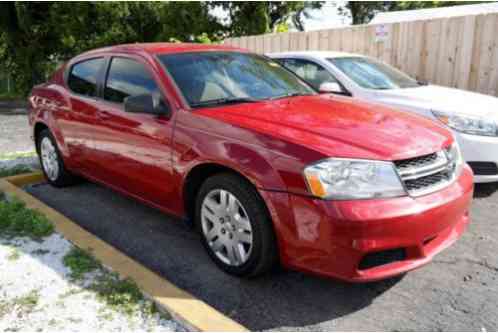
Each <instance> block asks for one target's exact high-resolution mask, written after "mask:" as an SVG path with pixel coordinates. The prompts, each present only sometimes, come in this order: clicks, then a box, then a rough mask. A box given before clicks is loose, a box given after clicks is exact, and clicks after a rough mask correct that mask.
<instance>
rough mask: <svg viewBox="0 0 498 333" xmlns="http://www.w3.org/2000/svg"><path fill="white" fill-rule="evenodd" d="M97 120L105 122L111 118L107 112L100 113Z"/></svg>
mask: <svg viewBox="0 0 498 333" xmlns="http://www.w3.org/2000/svg"><path fill="white" fill-rule="evenodd" d="M99 118H100V119H102V120H107V119H110V118H111V114H110V113H109V112H107V111H100V112H99Z"/></svg>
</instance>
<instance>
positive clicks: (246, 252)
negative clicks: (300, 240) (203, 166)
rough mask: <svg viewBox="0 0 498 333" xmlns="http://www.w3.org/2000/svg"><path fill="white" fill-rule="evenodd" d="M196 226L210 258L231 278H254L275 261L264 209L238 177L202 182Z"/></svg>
mask: <svg viewBox="0 0 498 333" xmlns="http://www.w3.org/2000/svg"><path fill="white" fill-rule="evenodd" d="M196 223H197V229H198V230H199V233H200V235H201V239H202V242H203V244H204V246H205V248H206V250H207V252H208V253H209V255H210V257H211V258H212V259H213V261H214V262H215V263H216V264H217V265H218V266H219V267H221V268H222V269H223V270H225V271H226V272H228V273H230V274H234V275H238V276H256V275H259V274H262V273H264V272H266V271H268V270H269V269H270V268H272V266H273V265H274V264H275V262H276V261H277V257H278V252H277V247H276V241H275V235H274V232H273V227H272V221H271V219H270V217H269V214H268V212H267V209H266V206H265V204H264V202H263V200H262V199H261V197H260V196H259V195H258V193H257V192H256V190H255V189H254V187H253V186H252V185H251V184H250V183H248V182H247V181H246V180H245V179H243V178H241V177H238V176H236V175H233V174H229V173H224V174H219V175H215V176H213V177H211V178H209V179H208V180H206V181H205V182H204V184H203V185H202V186H201V190H200V191H199V194H198V197H197V202H196Z"/></svg>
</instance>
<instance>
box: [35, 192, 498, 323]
mask: <svg viewBox="0 0 498 333" xmlns="http://www.w3.org/2000/svg"><path fill="white" fill-rule="evenodd" d="M27 190H28V192H30V193H31V194H33V195H34V196H36V197H37V198H39V199H40V200H42V201H44V202H45V203H47V204H48V205H49V206H51V207H53V208H55V209H57V210H59V211H60V212H62V213H63V214H64V215H66V216H68V217H69V218H71V219H73V220H74V221H76V222H77V223H79V224H80V225H81V226H83V227H84V228H85V229H87V230H89V231H90V232H92V233H94V234H96V235H97V236H98V237H100V238H101V239H103V240H105V241H106V242H108V243H110V244H112V245H113V246H115V247H116V248H118V249H119V250H121V251H122V252H124V253H126V254H127V255H129V256H131V257H133V258H134V259H136V260H138V261H139V262H141V263H142V264H144V265H145V266H147V267H149V268H150V269H152V270H154V271H156V272H158V273H159V274H160V275H162V276H164V277H165V278H167V279H168V280H169V281H171V282H173V283H174V284H176V285H177V286H178V287H180V288H182V289H185V290H186V291H188V292H190V293H192V294H193V295H195V296H197V297H198V298H200V299H202V300H204V301H205V302H207V303H208V304H210V305H212V306H213V307H215V308H216V309H218V310H220V311H221V312H223V313H224V314H226V315H227V316H229V317H231V318H233V319H234V320H236V321H238V322H239V323H241V324H243V325H245V326H246V327H248V328H249V329H252V330H298V331H301V330H303V331H309V330H316V331H328V330H342V331H349V330H360V331H361V330H370V331H372V330H387V331H398V330H407V331H411V330H423V331H425V330H430V331H439V330H453V331H455V330H462V331H467V330H483V329H485V330H497V329H498V316H497V315H496V314H497V313H498V256H497V255H496V253H498V236H497V235H498V222H497V219H496V211H497V209H498V186H497V185H493V184H491V185H485V186H479V187H478V189H477V191H476V199H475V201H474V204H473V207H472V218H473V223H472V224H471V225H470V228H469V230H468V231H467V232H466V233H465V234H464V236H463V238H462V239H461V240H460V241H459V242H457V243H456V244H455V245H454V246H453V247H451V248H449V249H447V250H446V251H445V252H443V253H442V254H440V255H439V256H438V257H437V258H436V260H435V261H434V262H433V263H431V264H429V265H427V266H425V267H423V268H421V269H419V270H416V271H414V272H410V273H408V274H406V275H405V276H403V277H401V278H396V279H391V280H387V281H382V282H377V283H370V284H347V283H342V282H338V281H333V280H328V279H321V278H318V277H314V276H311V275H306V274H302V273H297V272H290V271H286V270H282V269H279V270H276V271H275V272H273V273H272V274H269V275H267V276H264V277H261V278H257V279H252V280H244V279H238V278H235V277H232V276H229V275H227V274H225V273H223V272H221V271H220V270H219V269H218V268H217V267H216V266H215V265H214V264H213V263H212V262H211V261H210V259H209V258H208V256H207V254H206V253H205V252H204V249H203V248H202V246H201V244H200V241H199V239H198V237H197V235H196V234H195V232H194V231H193V230H191V228H189V227H188V226H186V225H184V224H183V223H182V222H180V221H178V220H176V219H173V218H171V217H168V216H166V215H164V214H162V213H160V212H158V211H156V210H154V209H152V208H149V207H146V206H144V205H142V204H140V203H138V202H136V201H134V200H132V199H129V198H127V197H124V196H122V195H120V194H117V193H116V192H113V191H111V190H109V189H106V188H104V187H101V186H99V185H95V184H91V183H82V184H80V185H77V186H74V187H70V188H65V189H54V188H52V187H50V186H48V185H46V184H39V185H34V186H30V187H28V188H27Z"/></svg>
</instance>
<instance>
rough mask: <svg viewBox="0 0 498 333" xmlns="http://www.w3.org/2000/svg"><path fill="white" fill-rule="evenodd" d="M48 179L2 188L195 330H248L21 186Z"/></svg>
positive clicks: (17, 180)
mask: <svg viewBox="0 0 498 333" xmlns="http://www.w3.org/2000/svg"><path fill="white" fill-rule="evenodd" d="M44 180H45V178H44V177H43V174H42V173H41V172H35V173H29V174H24V175H19V176H12V177H7V178H3V179H0V191H2V192H4V193H5V194H7V195H11V196H15V197H16V198H17V199H19V200H21V201H22V202H24V203H25V204H26V207H28V208H32V209H36V210H38V211H39V212H41V213H43V214H44V215H45V216H47V218H48V219H49V220H50V221H51V222H52V223H53V224H54V226H55V229H56V230H57V232H59V233H61V234H62V235H63V236H64V237H65V238H66V239H68V240H69V241H71V242H72V243H74V244H75V245H76V246H78V247H80V248H82V249H86V250H88V251H89V252H90V253H92V255H93V256H94V257H95V258H96V259H98V260H99V261H100V262H101V263H102V264H103V265H105V266H107V267H109V268H111V269H112V270H113V271H115V272H117V273H118V274H119V275H120V276H121V277H123V278H131V279H132V280H134V281H135V282H136V283H137V285H138V286H139V288H140V289H141V290H142V292H143V293H144V294H146V295H147V296H148V297H150V298H151V299H152V300H153V301H154V302H155V303H156V305H157V306H158V308H159V309H160V310H162V311H165V312H167V313H169V314H171V315H172V316H173V318H174V319H175V320H177V321H179V322H180V323H182V324H183V325H184V326H185V327H187V328H188V329H190V330H193V331H232V332H233V331H248V329H247V328H245V327H244V326H242V325H240V324H238V323H237V322H235V321H233V320H232V319H230V318H228V317H226V316H225V315H223V314H222V313H220V312H219V311H217V310H215V309H214V308H213V307H211V306H209V305H208V304H206V303H204V302H203V301H201V300H199V299H197V298H195V297H194V296H192V295H191V294H189V293H187V292H186V291H184V290H182V289H180V288H178V287H176V286H175V285H173V284H172V283H171V282H169V281H168V280H166V279H164V278H162V277H160V276H159V275H157V274H156V273H154V272H152V271H151V270H149V269H147V268H146V267H144V266H143V265H141V264H140V263H138V262H136V261H135V260H133V259H131V258H130V257H128V256H126V255H125V254H123V253H122V252H120V251H119V250H117V249H115V248H114V247H112V246H110V245H109V244H107V243H106V242H104V241H102V240H100V239H99V238H97V237H96V236H94V235H93V234H91V233H89V232H88V231H86V230H84V229H83V228H81V227H80V226H79V225H78V224H77V223H75V222H73V221H71V220H70V219H68V218H67V217H65V216H64V215H62V214H60V213H59V212H57V211H56V210H54V209H52V208H50V207H49V206H47V205H45V204H44V203H43V202H41V201H39V200H38V199H36V198H35V197H33V196H32V195H30V194H29V193H27V192H25V191H24V190H23V189H22V188H21V187H22V186H25V185H29V184H33V183H38V182H42V181H44Z"/></svg>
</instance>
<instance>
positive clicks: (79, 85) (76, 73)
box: [67, 58, 104, 96]
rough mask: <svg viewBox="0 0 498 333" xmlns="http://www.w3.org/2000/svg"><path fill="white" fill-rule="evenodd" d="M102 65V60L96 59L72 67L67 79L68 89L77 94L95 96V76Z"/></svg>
mask: <svg viewBox="0 0 498 333" xmlns="http://www.w3.org/2000/svg"><path fill="white" fill-rule="evenodd" d="M103 63H104V59H103V58H96V59H91V60H86V61H82V62H79V63H77V64H75V65H73V67H72V68H71V72H70V73H69V77H68V79H67V84H68V85H69V88H70V89H71V90H72V91H74V92H75V93H77V94H81V95H86V96H96V95H97V76H98V73H99V70H100V68H101V66H102V64H103Z"/></svg>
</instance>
